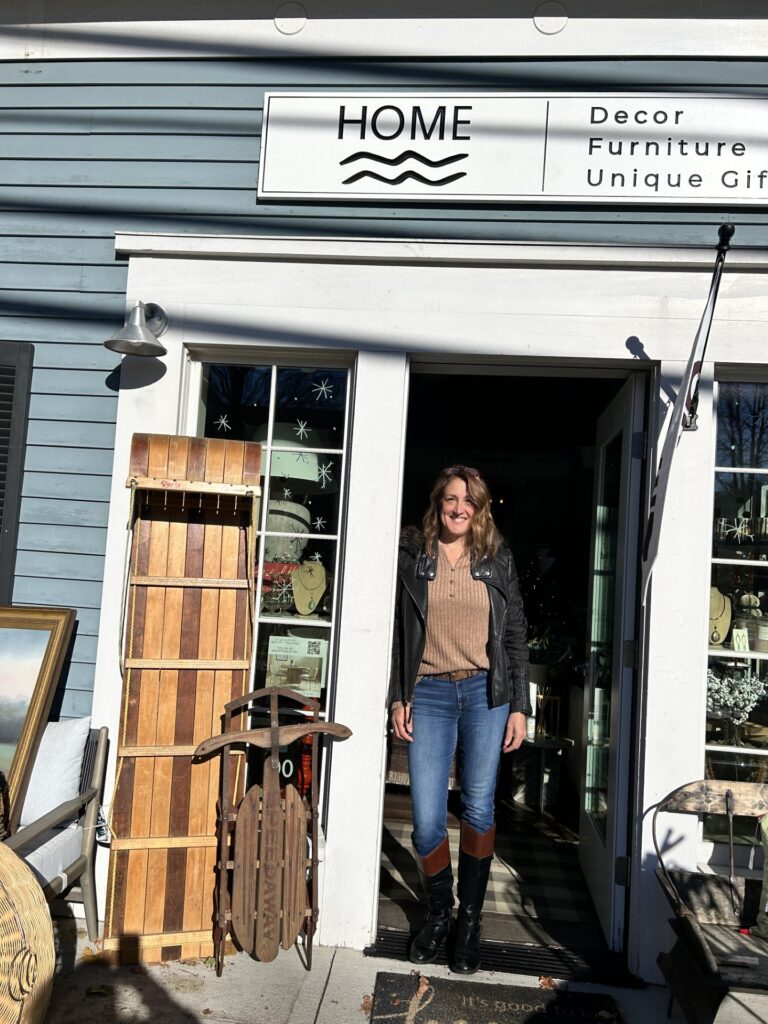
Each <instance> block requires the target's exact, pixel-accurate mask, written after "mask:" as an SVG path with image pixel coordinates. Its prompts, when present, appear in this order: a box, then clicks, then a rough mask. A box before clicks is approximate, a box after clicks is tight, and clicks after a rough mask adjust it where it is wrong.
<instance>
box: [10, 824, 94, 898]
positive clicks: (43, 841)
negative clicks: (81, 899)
mask: <svg viewBox="0 0 768 1024" xmlns="http://www.w3.org/2000/svg"><path fill="white" fill-rule="evenodd" d="M19 833H21V835H23V834H24V830H23V829H19ZM19 833H17V835H18V834H19ZM82 852H83V830H82V829H81V828H79V827H78V826H77V825H70V826H69V827H68V828H50V829H48V831H47V832H43V834H42V835H41V836H39V837H38V838H37V839H35V840H33V848H32V849H27V848H26V847H24V846H22V847H20V848H19V849H17V850H16V853H17V854H18V855H19V857H23V858H24V860H25V861H26V863H27V864H28V865H29V866H30V867H31V868H32V870H33V871H34V873H35V875H36V876H37V879H38V881H39V882H40V884H41V885H45V884H46V883H47V882H50V881H52V879H54V878H56V876H57V875H63V874H64V872H65V869H66V868H68V867H70V866H71V865H72V864H74V862H75V861H76V860H77V858H78V857H79V856H80V854H81V853H82ZM66 887H67V883H66V882H65V883H64V888H65V889H66Z"/></svg>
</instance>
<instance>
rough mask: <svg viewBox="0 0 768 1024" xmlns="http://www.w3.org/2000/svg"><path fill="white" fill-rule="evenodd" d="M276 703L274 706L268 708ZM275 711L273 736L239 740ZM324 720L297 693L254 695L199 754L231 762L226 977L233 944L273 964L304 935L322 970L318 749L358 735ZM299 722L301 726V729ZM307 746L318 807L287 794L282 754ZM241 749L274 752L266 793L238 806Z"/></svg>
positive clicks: (221, 890)
mask: <svg viewBox="0 0 768 1024" xmlns="http://www.w3.org/2000/svg"><path fill="white" fill-rule="evenodd" d="M267 698H268V705H267V706H265V705H264V704H263V703H261V704H260V703H259V702H260V701H265V700H266V699H267ZM281 701H282V702H283V705H282V707H281ZM286 702H290V703H286ZM296 705H299V707H297V706H296ZM267 707H268V711H269V725H268V726H267V727H265V728H261V729H247V730H240V731H238V730H237V727H236V719H241V724H242V719H247V717H248V715H249V714H251V713H253V712H254V711H258V710H261V711H262V712H265V711H266V710H267ZM319 713H320V704H319V702H318V701H316V700H313V699H311V698H308V697H306V696H305V695H304V694H301V693H297V692H296V691H295V690H290V689H286V688H282V687H268V688H266V689H261V690H254V691H253V692H252V693H248V694H245V696H243V697H240V698H238V699H237V700H233V701H231V702H230V703H229V704H227V705H226V707H225V710H224V731H223V732H222V733H221V735H219V736H212V737H210V739H207V740H205V741H203V742H202V743H201V744H200V745H199V746H198V748H197V750H196V751H195V757H196V758H204V757H208V756H210V755H211V754H213V753H216V752H217V751H220V752H221V754H222V763H221V773H220V779H221V785H220V795H219V803H218V807H217V811H218V859H217V862H216V902H215V912H214V928H213V942H214V957H215V961H216V974H217V975H218V976H219V977H220V976H221V974H222V971H223V969H224V949H225V945H226V942H227V938H228V936H229V935H232V937H233V938H234V940H235V941H236V943H237V945H238V946H239V947H240V948H241V949H243V950H244V951H245V952H247V953H249V954H250V955H251V956H253V957H254V958H255V959H257V960H263V961H270V960H274V959H275V957H276V956H277V954H278V952H279V950H280V948H281V947H282V948H283V949H290V947H291V946H292V945H293V944H294V942H295V941H296V939H297V938H298V937H299V935H300V934H301V933H302V932H303V933H304V936H305V948H306V965H307V970H309V969H310V968H311V966H312V938H313V935H314V931H315V926H316V923H317V912H318V907H317V849H318V817H319V815H318V795H319V793H318V781H317V776H318V760H319V757H318V754H319V749H318V748H319V742H318V741H319V738H320V737H321V736H322V735H327V736H331V737H333V738H335V739H347V738H348V737H349V736H351V735H352V733H351V731H350V730H349V729H348V728H347V727H346V726H344V725H338V724H336V723H333V722H324V721H322V720H321V719H320V717H319ZM305 714H309V715H311V717H305ZM288 716H290V717H291V718H292V719H293V722H292V724H286V722H285V721H283V722H282V723H281V717H282V718H283V719H285V718H286V717H288ZM297 717H299V718H300V719H301V720H300V721H298V722H297V721H296V718H297ZM303 737H310V742H311V777H312V781H311V789H310V801H309V802H308V801H307V799H306V796H303V795H302V794H301V793H300V792H299V790H298V789H297V788H296V786H295V785H293V784H289V785H286V786H285V787H284V788H283V789H282V790H281V787H280V754H279V751H280V748H281V747H285V746H286V745H287V744H289V743H293V742H295V741H296V740H299V739H301V738H303ZM234 744H238V745H242V744H250V745H251V746H253V747H255V748H257V749H265V750H266V753H265V754H264V757H263V764H262V781H261V783H260V784H254V785H251V786H250V787H249V788H248V789H247V791H246V793H245V795H244V796H243V798H242V799H241V800H240V802H239V803H238V804H235V803H234V802H233V800H232V799H231V796H230V794H231V793H232V792H233V790H232V787H231V784H230V779H229V773H230V765H231V758H230V756H229V755H230V750H231V747H232V746H233V745H234Z"/></svg>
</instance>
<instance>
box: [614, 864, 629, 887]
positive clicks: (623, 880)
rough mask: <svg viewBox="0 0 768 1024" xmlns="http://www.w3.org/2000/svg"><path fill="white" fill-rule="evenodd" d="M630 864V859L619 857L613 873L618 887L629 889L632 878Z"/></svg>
mask: <svg viewBox="0 0 768 1024" xmlns="http://www.w3.org/2000/svg"><path fill="white" fill-rule="evenodd" d="M630 864H631V861H630V859H629V857H617V858H616V864H615V866H614V871H613V880H614V882H615V883H616V885H621V886H624V888H628V887H629V876H630Z"/></svg>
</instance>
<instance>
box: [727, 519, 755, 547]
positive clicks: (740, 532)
mask: <svg viewBox="0 0 768 1024" xmlns="http://www.w3.org/2000/svg"><path fill="white" fill-rule="evenodd" d="M750 524H751V520H750V519H748V518H746V517H745V516H737V517H736V518H735V519H734V520H733V526H728V525H726V527H725V536H726V539H727V538H729V537H730V538H731V539H732V540H735V541H736V543H737V544H741V542H742V540H745V539H747V538H749V540H750V541H752V542H753V543H754V540H755V535H754V534H753V533H750V532H749V527H750Z"/></svg>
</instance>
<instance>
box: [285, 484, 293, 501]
mask: <svg viewBox="0 0 768 1024" xmlns="http://www.w3.org/2000/svg"><path fill="white" fill-rule="evenodd" d="M283 497H284V498H285V500H286V501H290V500H291V498H292V497H293V491H292V490H291V489H290V487H284V488H283Z"/></svg>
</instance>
